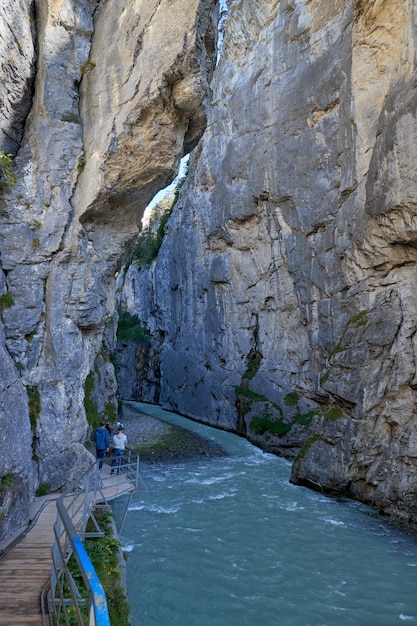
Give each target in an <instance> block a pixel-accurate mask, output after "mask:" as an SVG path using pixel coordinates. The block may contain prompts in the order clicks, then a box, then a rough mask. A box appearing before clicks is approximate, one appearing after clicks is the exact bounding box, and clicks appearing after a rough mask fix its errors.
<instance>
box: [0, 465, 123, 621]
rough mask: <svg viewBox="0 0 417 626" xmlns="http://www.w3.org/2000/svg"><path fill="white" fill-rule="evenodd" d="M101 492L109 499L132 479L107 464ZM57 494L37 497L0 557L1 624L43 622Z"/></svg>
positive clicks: (120, 493) (119, 493)
mask: <svg viewBox="0 0 417 626" xmlns="http://www.w3.org/2000/svg"><path fill="white" fill-rule="evenodd" d="M102 483H103V488H102V493H103V494H104V496H105V498H106V500H111V499H113V498H115V497H118V496H120V495H122V494H126V493H128V492H129V491H132V483H130V482H128V481H127V479H126V478H125V477H124V475H123V474H121V475H120V476H116V475H115V476H110V468H109V467H108V466H106V465H104V467H103V470H102ZM59 495H60V494H58V495H57V496H49V497H48V496H45V497H44V498H41V499H37V501H36V502H35V503H34V505H33V506H32V509H31V515H32V520H33V521H32V522H31V524H30V526H28V527H27V529H26V530H25V531H23V532H22V533H21V535H19V536H18V537H16V538H15V539H14V540H13V541H12V547H11V548H10V549H9V550H7V548H6V547H5V546H0V547H1V548H2V550H4V552H5V555H4V556H3V557H2V558H0V625H1V626H29V625H30V626H42V624H43V622H42V612H41V603H40V595H41V592H42V590H43V588H44V587H45V585H46V583H47V581H48V578H49V573H50V569H51V565H52V556H51V549H52V545H53V543H54V530H53V528H54V524H55V521H56V517H57V509H56V503H55V500H56V499H57V498H58V497H59Z"/></svg>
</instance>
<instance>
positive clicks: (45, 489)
mask: <svg viewBox="0 0 417 626" xmlns="http://www.w3.org/2000/svg"><path fill="white" fill-rule="evenodd" d="M50 492H51V485H50V484H49V483H41V484H40V485H39V487H38V488H37V490H36V497H37V498H40V497H42V496H46V495H48V493H50Z"/></svg>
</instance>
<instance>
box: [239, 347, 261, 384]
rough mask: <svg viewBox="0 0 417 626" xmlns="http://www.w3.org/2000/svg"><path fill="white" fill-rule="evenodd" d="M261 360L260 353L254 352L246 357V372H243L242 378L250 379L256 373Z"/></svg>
mask: <svg viewBox="0 0 417 626" xmlns="http://www.w3.org/2000/svg"><path fill="white" fill-rule="evenodd" d="M261 362H262V355H261V354H258V353H257V354H255V355H254V356H251V357H250V358H249V359H248V363H247V368H246V372H245V373H244V374H243V376H242V378H244V379H247V380H252V378H254V377H255V375H256V374H257V372H258V370H259V368H260V366H261Z"/></svg>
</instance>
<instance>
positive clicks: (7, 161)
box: [0, 150, 17, 189]
mask: <svg viewBox="0 0 417 626" xmlns="http://www.w3.org/2000/svg"><path fill="white" fill-rule="evenodd" d="M16 181H17V176H16V172H15V170H14V164H13V157H12V155H11V154H4V152H3V150H0V189H5V188H9V189H11V188H12V187H14V185H15V184H16Z"/></svg>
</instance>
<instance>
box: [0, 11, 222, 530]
mask: <svg viewBox="0 0 417 626" xmlns="http://www.w3.org/2000/svg"><path fill="white" fill-rule="evenodd" d="M217 19H218V11H217V7H216V3H215V2H214V0H135V1H133V2H132V1H131V0H120V1H118V2H106V1H105V0H103V1H100V0H37V1H36V2H32V1H30V0H5V1H4V2H2V7H1V9H0V22H1V23H0V50H1V52H2V54H1V55H0V57H1V61H0V71H1V72H2V80H3V85H4V89H3V92H2V93H3V94H5V95H3V96H2V98H1V99H0V150H2V153H1V154H3V153H6V154H7V153H11V154H12V156H13V157H15V158H14V163H13V167H14V171H15V173H16V177H17V182H16V184H15V185H14V186H13V187H12V188H11V187H10V186H8V185H2V190H1V198H0V200H1V215H0V253H1V256H0V307H1V324H0V433H1V435H0V437H1V444H2V450H3V454H2V458H1V461H0V477H2V479H3V480H2V484H1V486H0V491H1V493H2V494H3V492H6V490H9V491H10V489H13V488H15V491H16V492H17V491H19V493H22V498H21V499H20V501H19V504H18V507H17V508H18V515H17V518H18V519H20V522H21V523H23V522H24V521H25V519H26V518H27V514H28V503H29V501H30V499H31V498H32V497H33V494H34V492H35V490H36V488H37V487H38V486H42V489H43V490H45V489H46V490H48V489H57V488H59V487H63V486H65V484H66V483H67V481H68V480H69V479H71V478H73V477H74V476H76V475H77V474H78V473H79V472H81V471H82V470H83V468H85V467H86V465H87V464H89V463H90V462H91V460H92V457H91V455H90V454H89V453H88V452H87V450H86V449H85V447H84V445H83V444H84V442H85V440H86V435H87V422H86V417H85V407H84V397H85V381H86V379H87V377H88V375H89V374H90V372H91V373H92V377H93V379H94V380H95V381H96V384H97V385H98V388H99V389H101V390H102V391H101V393H100V395H99V396H97V390H96V392H95V393H96V396H94V392H93V395H92V398H93V399H94V397H95V399H96V406H97V408H98V410H99V411H100V410H103V408H104V407H105V406H106V405H109V406H110V405H112V406H113V408H115V406H116V404H115V400H114V395H115V381H114V371H113V367H112V366H111V364H110V363H109V362H108V360H107V358H104V357H103V354H101V350H102V347H103V346H104V348H105V351H107V352H108V350H109V349H110V348H111V346H112V344H113V342H114V321H113V316H114V307H115V276H116V275H117V273H118V270H119V269H120V266H121V265H122V263H123V259H124V257H125V256H126V253H127V251H128V248H129V244H130V242H131V241H132V240H133V239H134V238H135V236H136V234H137V232H138V230H139V225H140V220H141V217H142V214H143V211H144V208H145V207H146V205H147V204H148V202H149V200H150V199H151V198H152V196H153V195H154V193H155V192H156V191H157V190H158V189H160V188H161V187H163V186H164V185H166V184H167V183H169V182H170V181H171V180H172V179H173V178H174V177H175V175H176V173H177V170H178V165H179V162H180V159H181V157H182V156H183V154H184V152H186V151H189V150H190V149H192V148H193V147H194V146H195V144H196V142H197V141H198V139H199V137H200V136H201V134H202V132H203V130H204V128H205V124H206V117H205V106H204V103H205V98H206V95H207V91H208V85H209V81H210V78H211V74H212V71H213V68H214V57H215V48H216V25H217ZM0 166H1V161H0ZM0 170H1V174H2V178H3V179H4V169H3V168H1V167H0ZM100 371H101V374H100V373H99V372H100ZM106 393H107V396H106ZM90 399H91V398H90ZM15 477H24V480H17V479H16V480H15ZM11 500H13V498H8V497H3V495H1V498H0V514H1V517H0V522H1V523H0V538H1V537H2V536H3V535H6V534H8V532H9V530H10V529H9V527H7V526H6V525H5V524H4V520H6V519H7V518H8V517H10V515H11V510H12V507H13V503H12V502H11ZM23 500H24V502H23ZM15 501H16V502H17V498H15ZM22 502H23V504H22Z"/></svg>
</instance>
